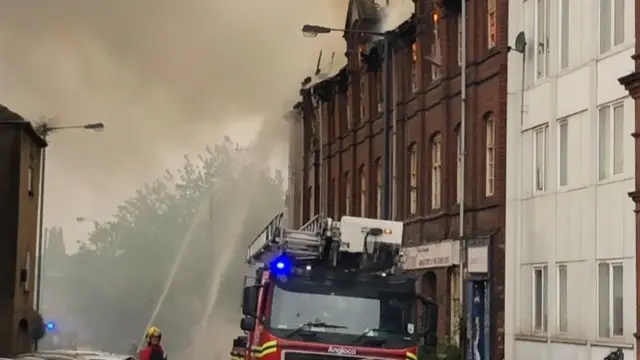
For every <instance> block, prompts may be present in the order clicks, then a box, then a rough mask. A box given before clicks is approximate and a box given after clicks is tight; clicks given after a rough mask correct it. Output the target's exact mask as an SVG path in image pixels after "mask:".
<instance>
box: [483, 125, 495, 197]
mask: <svg viewBox="0 0 640 360" xmlns="http://www.w3.org/2000/svg"><path fill="white" fill-rule="evenodd" d="M485 128H486V133H487V134H486V137H487V144H486V146H487V148H486V159H485V162H486V164H485V195H486V196H487V197H488V196H493V194H494V192H495V187H496V142H495V138H496V125H495V120H494V119H493V116H490V117H489V118H487V122H486V124H485Z"/></svg>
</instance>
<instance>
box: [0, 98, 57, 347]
mask: <svg viewBox="0 0 640 360" xmlns="http://www.w3.org/2000/svg"><path fill="white" fill-rule="evenodd" d="M45 146H47V143H46V141H45V140H44V139H43V138H42V137H40V136H39V135H38V134H37V133H36V131H35V130H34V128H33V126H32V125H31V124H30V123H29V122H27V121H25V120H24V119H23V118H22V117H21V116H20V115H18V114H16V113H14V112H12V111H10V110H9V109H7V108H6V107H4V106H2V105H0V179H1V180H0V204H2V207H1V208H0V211H2V215H1V216H0V238H1V239H2V241H0V277H1V278H2V279H5V280H4V281H2V282H0V319H2V321H0V357H3V356H4V357H8V356H10V355H12V354H17V353H20V352H27V351H29V350H30V349H31V345H32V340H33V339H32V338H33V335H36V334H37V333H38V332H39V331H42V330H43V324H42V319H41V318H40V317H39V316H38V315H37V314H36V313H35V311H34V310H33V303H34V295H35V291H34V290H35V266H36V252H37V229H38V200H39V195H40V188H39V186H38V185H39V183H40V180H39V179H40V158H41V152H42V149H43V148H44V147H45ZM8 279H13V281H10V280H9V281H7V280H8Z"/></svg>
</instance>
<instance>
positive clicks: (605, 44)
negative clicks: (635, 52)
mask: <svg viewBox="0 0 640 360" xmlns="http://www.w3.org/2000/svg"><path fill="white" fill-rule="evenodd" d="M623 42H624V0H600V54H604V53H606V52H607V51H609V50H611V48H612V44H613V46H617V45H620V44H622V43H623Z"/></svg>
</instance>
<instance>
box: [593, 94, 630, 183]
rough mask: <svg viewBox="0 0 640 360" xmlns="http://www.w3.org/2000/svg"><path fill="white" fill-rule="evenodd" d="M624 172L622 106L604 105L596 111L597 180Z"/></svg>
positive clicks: (619, 104) (620, 104)
mask: <svg viewBox="0 0 640 360" xmlns="http://www.w3.org/2000/svg"><path fill="white" fill-rule="evenodd" d="M623 172H624V105H623V104H622V103H618V104H614V105H605V106H602V107H600V109H599V111H598V179H599V180H605V179H607V178H609V177H611V176H612V175H618V174H622V173H623Z"/></svg>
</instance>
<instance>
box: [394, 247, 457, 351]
mask: <svg viewBox="0 0 640 360" xmlns="http://www.w3.org/2000/svg"><path fill="white" fill-rule="evenodd" d="M459 265H460V242H459V241H457V240H443V241H439V242H433V243H427V244H424V245H419V246H411V247H404V248H403V249H402V268H403V270H405V271H408V272H412V273H414V274H415V275H416V276H418V277H419V281H418V287H419V288H418V289H417V290H418V291H419V292H420V294H421V295H422V296H424V297H426V298H428V299H431V300H433V301H435V302H436V303H438V306H439V308H440V311H439V312H438V337H439V338H441V339H444V338H445V337H446V336H449V335H452V334H454V333H455V329H456V328H457V325H456V324H457V322H456V321H455V320H454V321H452V319H457V314H458V312H459V311H458V309H459V306H460V305H459V304H460V303H459V298H460V297H459V296H458V294H459V291H458V290H459V283H458V281H459V280H458V279H459V277H458V274H459V272H458V267H459Z"/></svg>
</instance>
